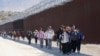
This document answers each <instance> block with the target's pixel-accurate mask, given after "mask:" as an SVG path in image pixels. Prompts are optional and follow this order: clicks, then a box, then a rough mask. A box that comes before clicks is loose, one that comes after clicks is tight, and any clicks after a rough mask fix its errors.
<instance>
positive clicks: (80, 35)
mask: <svg viewBox="0 0 100 56" xmlns="http://www.w3.org/2000/svg"><path fill="white" fill-rule="evenodd" d="M77 35H78V39H77V42H76V49H77V53H80V50H81V42H82V40H84V35H83V33H82V32H80V31H79V30H78V34H77Z"/></svg>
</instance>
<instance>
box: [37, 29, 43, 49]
mask: <svg viewBox="0 0 100 56" xmlns="http://www.w3.org/2000/svg"><path fill="white" fill-rule="evenodd" d="M37 37H38V39H39V40H40V47H41V48H43V40H44V31H43V30H42V28H40V30H39V32H38V34H37Z"/></svg>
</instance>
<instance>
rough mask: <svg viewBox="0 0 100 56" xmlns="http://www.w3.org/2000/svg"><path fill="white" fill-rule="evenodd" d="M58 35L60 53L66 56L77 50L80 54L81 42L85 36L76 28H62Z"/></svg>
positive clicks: (73, 26)
mask: <svg viewBox="0 0 100 56" xmlns="http://www.w3.org/2000/svg"><path fill="white" fill-rule="evenodd" d="M56 34H57V44H58V46H59V50H60V52H62V53H63V54H64V55H65V54H70V53H75V51H76V50H77V52H78V53H80V48H81V41H82V40H83V39H84V35H83V34H82V33H81V32H80V31H79V29H77V28H76V26H75V25H72V26H61V27H60V28H59V30H58V31H56Z"/></svg>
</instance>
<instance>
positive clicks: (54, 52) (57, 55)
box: [4, 38, 92, 56]
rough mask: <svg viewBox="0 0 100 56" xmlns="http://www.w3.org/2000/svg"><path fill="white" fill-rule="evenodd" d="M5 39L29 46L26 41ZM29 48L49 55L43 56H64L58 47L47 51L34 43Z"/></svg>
mask: <svg viewBox="0 0 100 56" xmlns="http://www.w3.org/2000/svg"><path fill="white" fill-rule="evenodd" d="M4 39H8V40H11V41H13V42H16V43H20V44H25V45H29V44H28V42H27V41H25V40H17V39H16V40H13V39H11V38H4ZM29 46H32V47H34V48H37V49H38V50H41V51H43V52H45V53H47V54H42V55H41V56H47V55H48V56H49V54H52V55H53V56H63V54H62V53H60V52H59V50H58V48H57V47H52V49H47V48H46V47H45V46H44V47H43V48H40V45H39V44H35V43H32V44H31V45H29ZM68 56H92V55H88V54H84V53H80V54H77V53H74V54H70V55H68Z"/></svg>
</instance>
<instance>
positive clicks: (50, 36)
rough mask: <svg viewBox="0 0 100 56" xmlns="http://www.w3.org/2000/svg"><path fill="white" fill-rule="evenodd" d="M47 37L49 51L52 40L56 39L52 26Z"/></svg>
mask: <svg viewBox="0 0 100 56" xmlns="http://www.w3.org/2000/svg"><path fill="white" fill-rule="evenodd" d="M46 35H47V41H48V49H51V48H52V39H53V37H54V30H53V29H52V27H51V26H49V27H48V29H47V33H46Z"/></svg>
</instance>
